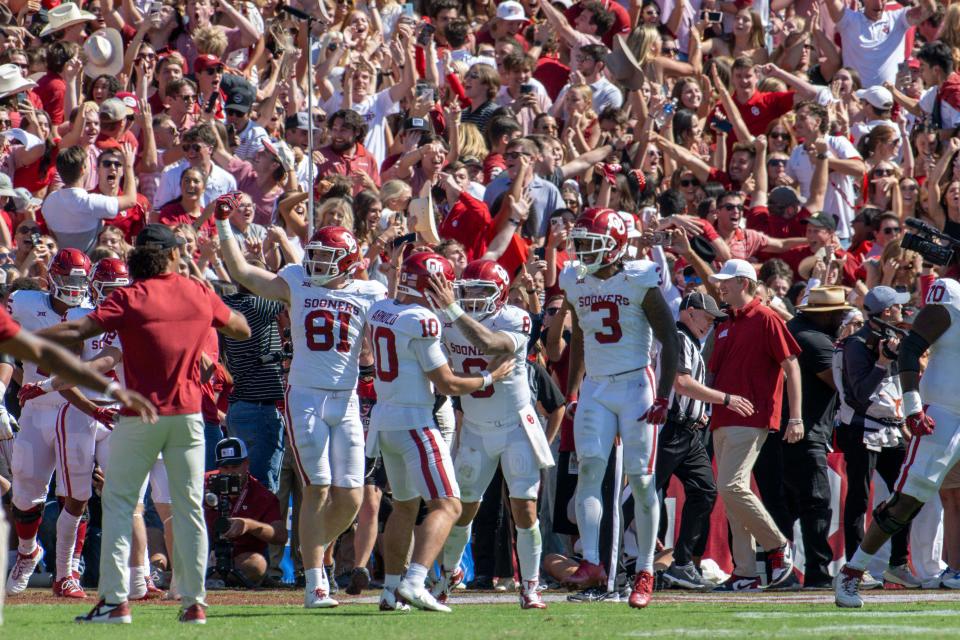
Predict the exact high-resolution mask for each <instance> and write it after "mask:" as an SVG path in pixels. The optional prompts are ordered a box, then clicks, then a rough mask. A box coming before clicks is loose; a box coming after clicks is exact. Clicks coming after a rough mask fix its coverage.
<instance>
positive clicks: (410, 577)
mask: <svg viewBox="0 0 960 640" xmlns="http://www.w3.org/2000/svg"><path fill="white" fill-rule="evenodd" d="M403 581H404V582H406V583H407V584H412V585H413V586H414V587H416V588H418V589H419V588H421V587H422V586H423V585H424V583H425V582H426V581H427V568H426V567H425V566H423V565H422V564H417V563H416V562H411V563H410V566H409V567H408V568H407V573H406V574H405V575H404V576H403Z"/></svg>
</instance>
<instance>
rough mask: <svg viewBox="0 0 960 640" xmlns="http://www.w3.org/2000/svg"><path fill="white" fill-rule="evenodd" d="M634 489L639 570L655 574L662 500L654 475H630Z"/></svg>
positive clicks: (631, 488) (632, 488) (629, 478)
mask: <svg viewBox="0 0 960 640" xmlns="http://www.w3.org/2000/svg"><path fill="white" fill-rule="evenodd" d="M628 480H629V481H630V490H631V491H633V517H634V526H635V527H636V529H637V571H638V572H640V571H646V572H647V573H649V574H650V575H653V556H654V553H655V552H656V549H657V529H658V527H659V526H660V501H659V500H658V499H657V488H656V485H654V482H653V475H630V476H628Z"/></svg>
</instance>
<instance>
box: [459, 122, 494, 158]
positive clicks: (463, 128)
mask: <svg viewBox="0 0 960 640" xmlns="http://www.w3.org/2000/svg"><path fill="white" fill-rule="evenodd" d="M458 136H459V141H460V153H459V154H458V156H459V157H461V158H469V157H473V158H476V159H477V160H480V161H481V162H483V159H484V158H486V157H487V154H489V151H488V150H487V143H486V141H484V139H483V134H482V133H480V129H478V128H477V125H475V124H471V123H469V122H464V123H462V124H461V125H460V128H459V130H458Z"/></svg>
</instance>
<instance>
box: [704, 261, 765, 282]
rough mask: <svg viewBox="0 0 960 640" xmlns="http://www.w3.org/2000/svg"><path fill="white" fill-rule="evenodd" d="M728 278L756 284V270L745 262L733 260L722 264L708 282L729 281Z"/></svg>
mask: <svg viewBox="0 0 960 640" xmlns="http://www.w3.org/2000/svg"><path fill="white" fill-rule="evenodd" d="M730 278H747V279H749V280H753V281H754V282H756V281H757V270H756V269H754V268H753V265H752V264H750V263H749V262H747V261H746V260H738V259H737V258H733V259H731V260H727V261H726V262H724V263H723V268H722V269H720V271H718V272H717V273H715V274H713V275H712V276H710V281H711V282H719V281H721V280H729V279H730Z"/></svg>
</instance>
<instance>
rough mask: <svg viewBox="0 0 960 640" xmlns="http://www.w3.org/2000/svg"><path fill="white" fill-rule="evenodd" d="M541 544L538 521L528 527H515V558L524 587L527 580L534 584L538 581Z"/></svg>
mask: <svg viewBox="0 0 960 640" xmlns="http://www.w3.org/2000/svg"><path fill="white" fill-rule="evenodd" d="M542 550H543V545H542V543H541V541H540V521H539V520H538V521H537V522H534V523H533V526H532V527H530V528H529V529H521V528H520V527H517V558H519V560H520V578H521V579H522V580H523V587H524V589H526V588H527V583H528V582H533V583H534V586H536V583H537V582H539V581H540V554H541V552H542Z"/></svg>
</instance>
